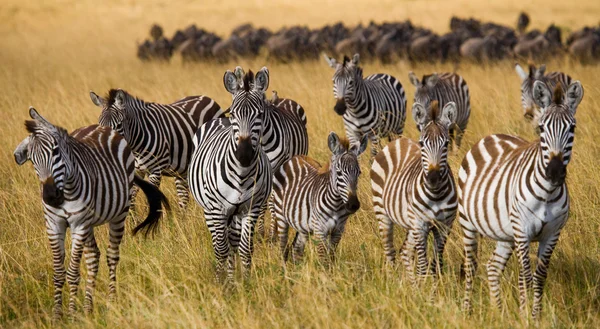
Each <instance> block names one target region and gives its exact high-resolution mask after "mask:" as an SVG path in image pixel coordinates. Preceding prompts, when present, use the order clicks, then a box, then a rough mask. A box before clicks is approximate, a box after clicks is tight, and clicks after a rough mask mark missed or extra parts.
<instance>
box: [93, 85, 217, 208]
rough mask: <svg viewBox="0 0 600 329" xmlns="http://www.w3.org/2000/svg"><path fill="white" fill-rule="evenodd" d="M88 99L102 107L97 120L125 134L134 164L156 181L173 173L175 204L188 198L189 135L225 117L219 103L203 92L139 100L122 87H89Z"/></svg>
mask: <svg viewBox="0 0 600 329" xmlns="http://www.w3.org/2000/svg"><path fill="white" fill-rule="evenodd" d="M90 98H91V99H92V102H93V103H94V104H95V105H96V106H98V107H101V108H102V113H101V114H100V118H99V122H100V124H101V125H103V126H109V127H111V128H113V129H115V130H116V131H118V132H119V133H120V134H122V135H123V137H125V139H126V140H127V142H128V143H129V146H130V147H131V149H132V150H133V152H134V154H135V161H136V164H135V165H136V168H137V169H138V170H140V171H143V172H148V173H149V176H148V180H149V181H150V183H152V184H154V185H155V186H157V187H158V186H159V185H160V181H161V176H162V175H163V174H164V175H166V176H174V177H175V185H176V188H177V196H178V198H179V206H180V207H181V208H185V207H186V206H187V204H188V202H189V195H188V184H187V177H186V175H187V169H188V165H189V159H190V157H191V155H192V151H193V149H194V148H193V145H192V139H193V137H194V134H195V133H196V131H197V130H198V128H200V126H201V125H202V124H203V123H205V122H207V121H209V120H211V119H215V118H223V117H225V111H223V110H222V109H221V107H220V106H219V104H217V103H216V102H215V101H214V100H212V99H211V98H209V97H207V96H189V97H185V98H183V99H181V100H178V101H176V102H175V103H172V104H158V103H152V102H146V101H143V100H141V99H139V98H137V97H134V96H132V95H131V94H129V93H128V92H127V91H125V90H122V89H111V90H109V92H108V94H107V95H106V97H104V98H103V97H100V96H98V95H97V94H95V93H94V92H93V91H90Z"/></svg>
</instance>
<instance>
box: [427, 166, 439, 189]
mask: <svg viewBox="0 0 600 329" xmlns="http://www.w3.org/2000/svg"><path fill="white" fill-rule="evenodd" d="M440 178H442V175H441V173H440V169H439V168H430V169H429V171H428V172H427V176H426V177H425V179H427V183H429V185H431V186H437V185H438V184H439V182H440Z"/></svg>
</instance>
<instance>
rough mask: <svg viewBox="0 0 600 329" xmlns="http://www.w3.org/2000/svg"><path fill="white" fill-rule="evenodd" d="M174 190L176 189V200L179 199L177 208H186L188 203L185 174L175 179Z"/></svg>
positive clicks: (188, 187)
mask: <svg viewBox="0 0 600 329" xmlns="http://www.w3.org/2000/svg"><path fill="white" fill-rule="evenodd" d="M175 188H176V189H177V198H178V199H179V208H181V209H185V208H187V205H188V203H189V202H190V194H189V189H190V186H189V185H188V182H187V174H182V175H181V176H180V177H175Z"/></svg>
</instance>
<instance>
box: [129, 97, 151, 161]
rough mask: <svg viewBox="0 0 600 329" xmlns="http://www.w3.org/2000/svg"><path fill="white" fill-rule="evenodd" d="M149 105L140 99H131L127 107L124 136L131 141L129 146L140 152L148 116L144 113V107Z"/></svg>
mask: <svg viewBox="0 0 600 329" xmlns="http://www.w3.org/2000/svg"><path fill="white" fill-rule="evenodd" d="M147 106H148V104H147V103H146V102H144V101H143V100H140V99H137V98H135V99H130V100H129V102H128V103H127V106H126V107H125V108H126V110H125V118H126V120H124V122H123V137H125V139H126V140H127V143H129V146H130V147H131V149H132V150H133V151H134V152H138V151H139V148H140V146H142V145H141V143H142V141H143V140H144V138H143V133H144V132H145V131H146V129H147V128H144V125H145V119H146V117H145V116H144V115H143V113H142V109H145V108H146V107H147Z"/></svg>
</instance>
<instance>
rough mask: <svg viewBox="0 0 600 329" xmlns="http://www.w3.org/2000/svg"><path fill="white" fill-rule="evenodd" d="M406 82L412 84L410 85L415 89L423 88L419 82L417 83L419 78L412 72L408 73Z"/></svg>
mask: <svg viewBox="0 0 600 329" xmlns="http://www.w3.org/2000/svg"><path fill="white" fill-rule="evenodd" d="M408 80H410V83H412V85H413V86H415V87H417V88H420V87H422V86H423V85H422V84H421V81H419V78H417V76H416V75H415V74H414V73H413V71H410V72H408Z"/></svg>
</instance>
